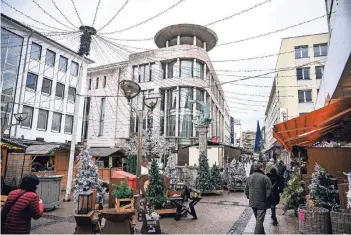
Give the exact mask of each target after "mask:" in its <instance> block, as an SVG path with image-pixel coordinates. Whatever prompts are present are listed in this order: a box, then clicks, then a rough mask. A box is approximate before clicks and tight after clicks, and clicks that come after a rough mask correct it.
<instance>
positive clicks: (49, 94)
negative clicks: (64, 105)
mask: <svg viewBox="0 0 351 235" xmlns="http://www.w3.org/2000/svg"><path fill="white" fill-rule="evenodd" d="M44 80H47V81H50V88H49V93H45V92H43V88H44ZM51 93H52V80H51V79H49V78H46V77H44V78H43V81H42V83H41V94H44V95H46V96H51Z"/></svg>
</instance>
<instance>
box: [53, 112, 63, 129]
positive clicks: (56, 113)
mask: <svg viewBox="0 0 351 235" xmlns="http://www.w3.org/2000/svg"><path fill="white" fill-rule="evenodd" d="M55 115H60V122H59V130H54V129H53V126H54V125H53V123H54V117H55ZM62 116H63V115H62V113H59V112H52V120H51V132H54V133H60V132H61V128H62Z"/></svg>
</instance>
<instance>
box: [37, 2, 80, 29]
mask: <svg viewBox="0 0 351 235" xmlns="http://www.w3.org/2000/svg"><path fill="white" fill-rule="evenodd" d="M33 2H34V3H35V4H36V5H37V6H38V7H39V9H40V10H42V11H43V12H44V13H45V15H47V16H49V17H50V18H51V19H53V20H54V21H56V22H57V23H59V24H60V25H62V26H64V27H66V28H68V29H70V30H77V28H76V27H75V28H72V27H69V26H67V25H65V24H64V23H61V22H60V21H58V20H57V19H56V18H55V17H53V16H52V15H51V14H49V13H48V12H47V11H46V10H45V9H44V8H42V7H41V6H40V5H39V3H38V2H37V1H35V0H33Z"/></svg>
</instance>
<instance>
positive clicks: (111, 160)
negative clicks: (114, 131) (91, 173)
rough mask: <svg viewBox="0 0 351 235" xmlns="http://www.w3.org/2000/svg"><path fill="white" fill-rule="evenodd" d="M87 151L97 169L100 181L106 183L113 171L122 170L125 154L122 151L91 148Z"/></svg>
mask: <svg viewBox="0 0 351 235" xmlns="http://www.w3.org/2000/svg"><path fill="white" fill-rule="evenodd" d="M88 151H89V153H90V154H91V155H92V156H93V160H94V161H95V163H96V165H97V166H98V167H99V175H100V178H101V179H102V180H105V181H108V180H109V179H110V177H111V175H112V172H113V171H115V170H122V169H123V161H124V158H125V153H124V151H123V150H122V149H120V148H94V147H91V148H89V149H88Z"/></svg>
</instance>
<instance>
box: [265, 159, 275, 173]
mask: <svg viewBox="0 0 351 235" xmlns="http://www.w3.org/2000/svg"><path fill="white" fill-rule="evenodd" d="M272 166H275V164H274V159H273V158H271V159H270V160H269V162H267V164H266V174H267V173H268V172H269V171H270V169H271V167H272Z"/></svg>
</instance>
